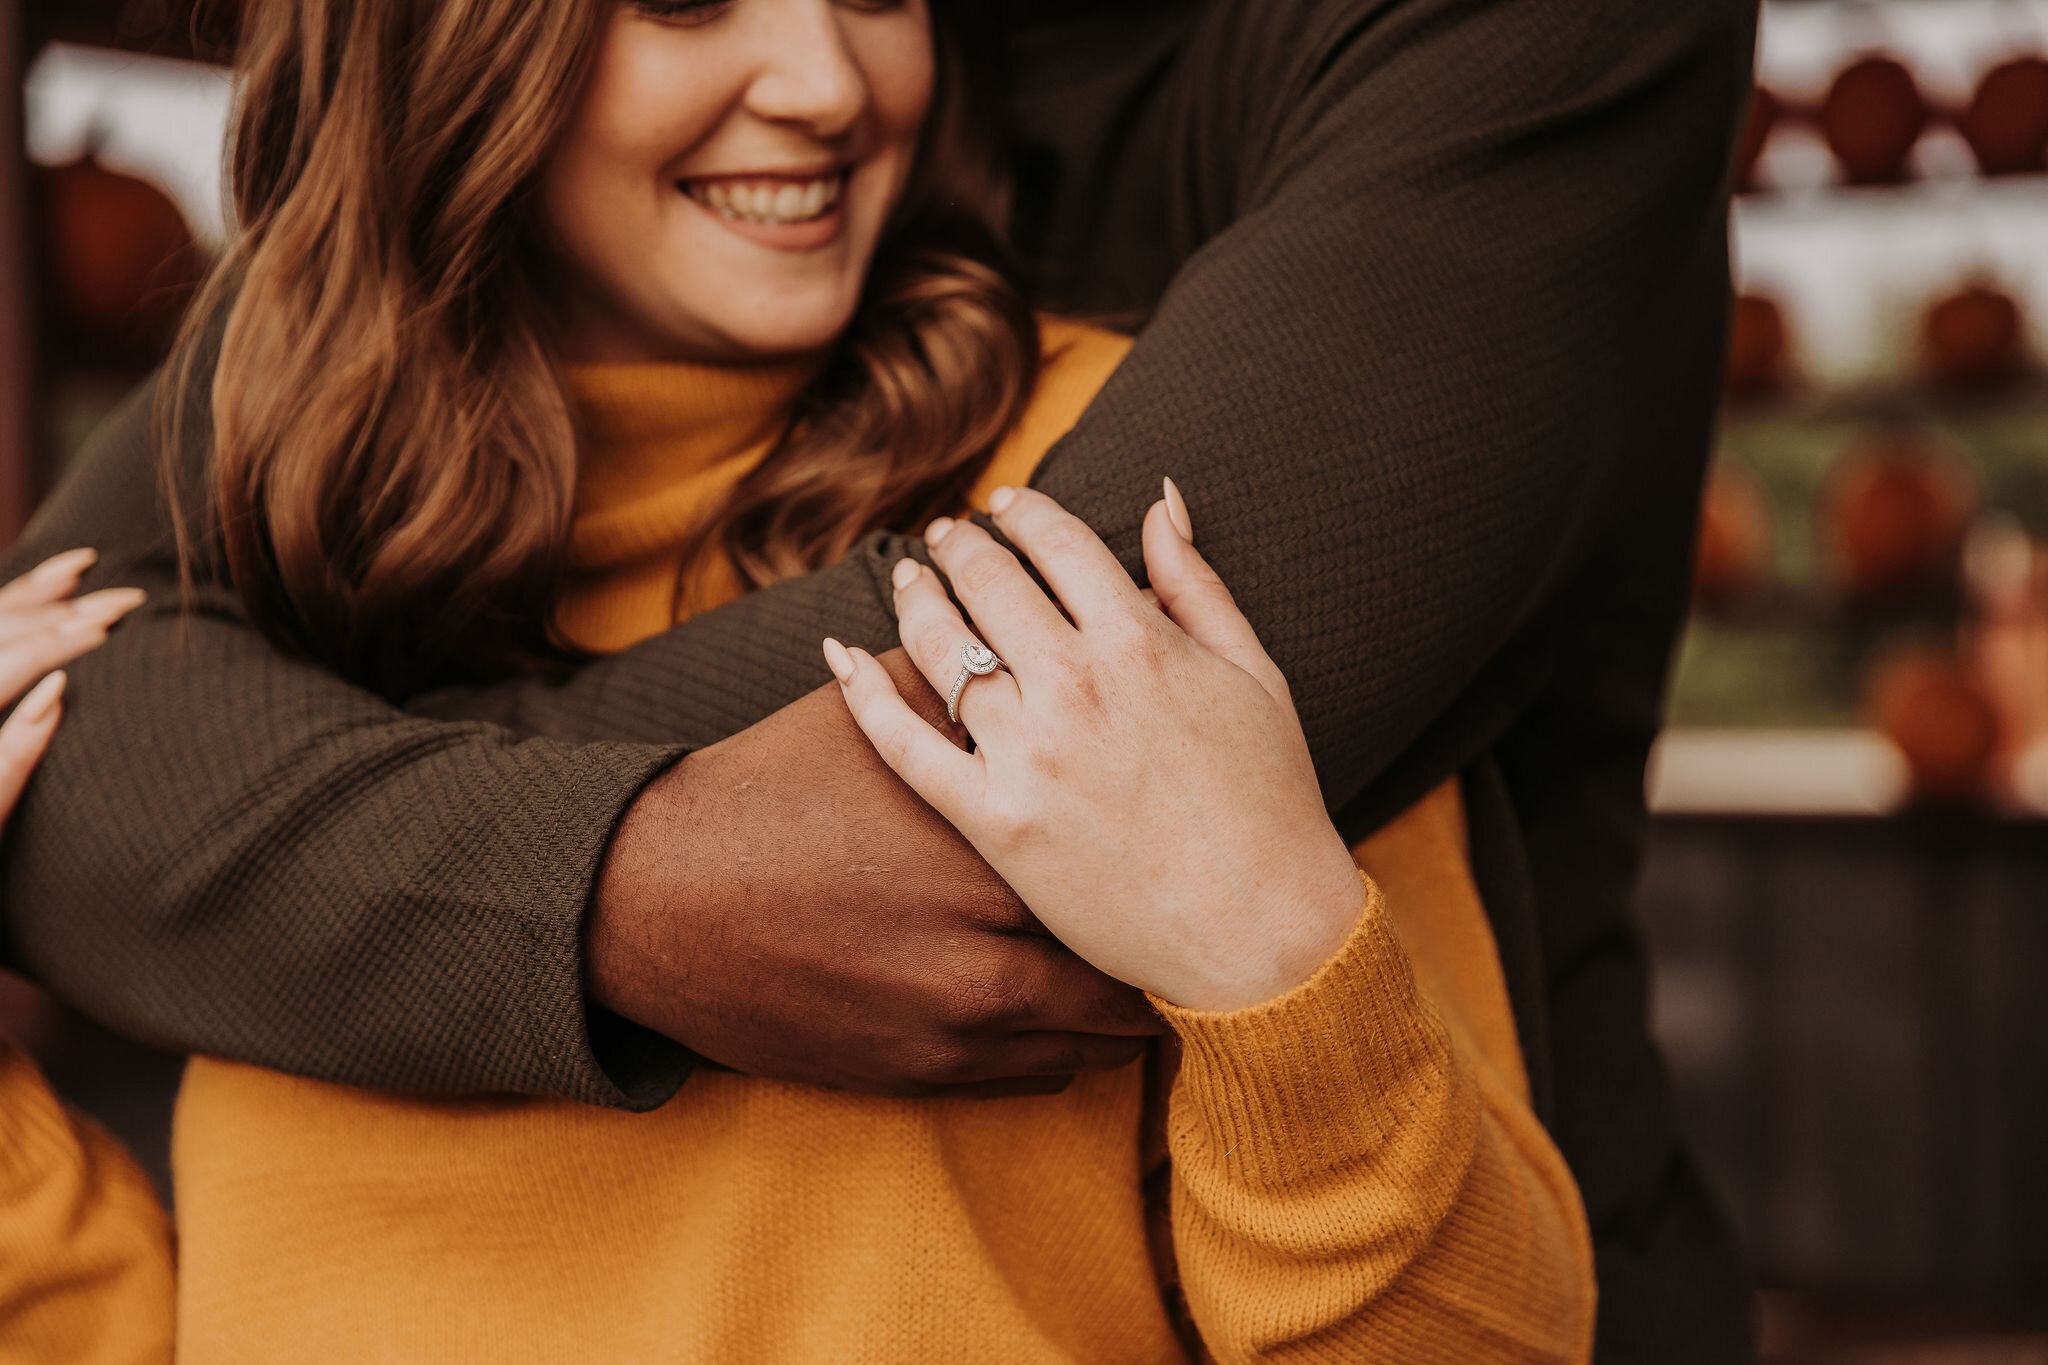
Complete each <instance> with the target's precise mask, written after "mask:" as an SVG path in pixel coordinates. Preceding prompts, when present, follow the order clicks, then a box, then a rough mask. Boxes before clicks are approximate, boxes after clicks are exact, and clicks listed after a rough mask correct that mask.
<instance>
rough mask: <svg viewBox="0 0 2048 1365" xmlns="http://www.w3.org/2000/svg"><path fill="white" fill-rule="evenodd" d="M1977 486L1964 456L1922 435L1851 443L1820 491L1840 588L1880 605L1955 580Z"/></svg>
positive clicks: (1824, 534)
mask: <svg viewBox="0 0 2048 1365" xmlns="http://www.w3.org/2000/svg"><path fill="white" fill-rule="evenodd" d="M1975 504H1976V487H1975V483H1974V481H1973V480H1972V479H1971V477H1970V474H1969V470H1968V467H1967V466H1966V465H1964V464H1963V462H1962V459H1961V457H1960V456H1958V455H1956V454H1955V453H1954V452H1953V451H1951V450H1949V449H1948V448H1947V447H1945V446H1942V445H1940V444H1939V443H1937V442H1934V441H1931V440H1928V439H1924V438H1911V437H1897V436H1879V437H1872V438H1868V439H1866V440H1863V441H1860V442H1858V443H1856V444H1854V445H1852V446H1851V447H1850V448H1849V449H1848V450H1847V451H1846V452H1844V454H1843V455H1842V457H1841V459H1840V460H1838V461H1837V462H1836V464H1835V468H1834V470H1833V471H1832V472H1831V473H1830V475H1829V476H1828V481H1827V484H1826V486H1825V487H1824V488H1823V490H1822V494H1821V502H1820V509H1819V510H1820V520H1821V525H1820V533H1821V535H1820V538H1821V544H1822V546H1823V550H1824V553H1825V554H1826V555H1827V557H1828V561H1829V565H1830V567H1831V569H1832V570H1833V572H1834V575H1835V578H1836V581H1837V582H1838V584H1839V585H1840V586H1841V588H1842V590H1843V591H1844V592H1845V593H1846V594H1847V595H1848V596H1849V597H1850V598H1851V599H1852V600H1854V601H1857V602H1861V603H1865V604H1883V603H1887V602H1897V601H1900V600H1903V599H1907V598H1911V597H1914V596H1917V595H1920V594H1922V593H1925V592H1927V591H1929V590H1931V589H1935V588H1938V587H1940V586H1942V585H1943V584H1945V583H1948V582H1951V581H1953V578H1954V573H1955V569H1956V565H1957V561H1958V556H1959V555H1960V553H1961V549H1962V539H1963V532H1964V530H1965V529H1966V528H1967V527H1968V525H1969V521H1970V515H1971V513H1972V512H1973V511H1974V510H1975Z"/></svg>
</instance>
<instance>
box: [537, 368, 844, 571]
mask: <svg viewBox="0 0 2048 1365" xmlns="http://www.w3.org/2000/svg"><path fill="white" fill-rule="evenodd" d="M818 363H819V362H818V359H817V358H816V357H808V356H807V357H804V358H802V359H799V360H791V361H783V362H776V363H773V364H764V365H700V364H626V365H571V366H569V367H568V369H567V371H566V376H567V379H568V384H569V394H570V398H571V400H572V402H573V403H574V405H575V410H576V416H577V426H578V436H579V441H578V449H577V479H576V521H575V528H574V530H573V532H572V533H571V536H570V543H569V563H570V567H571V569H572V570H574V571H576V572H579V573H588V572H596V571H602V570H605V569H608V568H614V567H617V566H619V565H623V564H627V563H631V562H634V561H637V560H644V559H646V558H648V557H649V556H652V555H655V554H658V553H661V552H663V551H672V550H674V549H675V548H677V547H679V546H680V545H681V543H682V542H683V540H684V539H685V538H687V537H688V535H689V534H690V532H691V531H692V530H693V529H695V527H696V526H697V524H698V523H699V521H700V520H701V518H702V517H703V515H704V514H705V512H706V511H708V510H709V509H710V508H711V507H712V506H714V505H715V503H716V501H717V500H718V499H719V498H721V497H723V496H724V494H725V493H726V492H727V491H728V490H730V489H731V488H732V486H733V485H734V484H735V483H737V482H738V481H739V480H740V479H741V478H742V477H743V476H744V475H745V474H746V473H747V472H748V471H749V470H751V469H752V468H753V467H754V466H755V464H757V463H758V462H759V461H760V459H761V457H762V456H763V455H765V454H766V453H767V451H768V447H769V445H770V443H771V442H772V441H773V440H774V439H775V437H776V436H777V435H779V434H780V432H781V430H782V427H783V423H784V422H785V421H786V420H787V418H788V416H789V411H790V407H791V405H792V404H793V403H794V402H795V401H796V397H797V395H798V394H799V393H800V392H801V391H802V390H803V387H804V385H806V384H807V383H809V382H810V381H811V379H812V377H813V376H814V375H816V374H817V372H818Z"/></svg>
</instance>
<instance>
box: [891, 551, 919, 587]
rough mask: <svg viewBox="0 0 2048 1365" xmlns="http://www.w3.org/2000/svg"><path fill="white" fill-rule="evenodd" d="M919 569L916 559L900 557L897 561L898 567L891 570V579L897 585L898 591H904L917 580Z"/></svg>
mask: <svg viewBox="0 0 2048 1365" xmlns="http://www.w3.org/2000/svg"><path fill="white" fill-rule="evenodd" d="M917 569H918V564H917V561H916V560H914V559H899V560H897V561H896V567H895V568H894V569H892V570H890V571H889V581H890V582H891V583H893V584H895V585H896V591H898V592H902V591H903V590H904V589H905V588H907V587H909V586H910V585H911V584H912V583H915V582H916V581H917Z"/></svg>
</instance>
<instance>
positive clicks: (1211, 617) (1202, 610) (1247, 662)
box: [1144, 501, 1288, 702]
mask: <svg viewBox="0 0 2048 1365" xmlns="http://www.w3.org/2000/svg"><path fill="white" fill-rule="evenodd" d="M1144 545H1145V573H1146V576H1147V577H1148V578H1150V579H1151V580H1152V590H1153V591H1154V592H1156V593H1158V594H1159V606H1160V609H1161V610H1163V611H1164V612H1165V613H1166V614H1167V615H1168V616H1169V617H1171V618H1172V620H1173V623H1174V624H1175V625H1177V626H1179V627H1180V628H1181V629H1182V630H1184V631H1186V632H1187V633H1188V635H1189V637H1190V638H1192V639H1193V640H1194V641H1195V642H1196V643H1197V644H1199V645H1201V646H1203V647H1204V648H1205V649H1207V650H1209V651H1210V652H1211V653H1214V654H1218V655H1221V656H1222V657H1223V658H1225V659H1228V660H1229V661H1230V662H1231V663H1234V664H1236V665H1237V666H1238V667H1239V668H1241V669H1243V670H1244V671H1245V672H1247V673H1249V674H1251V675H1252V677H1254V678H1256V679H1258V681H1259V685H1260V686H1262V687H1264V688H1265V689H1266V691H1267V692H1268V693H1269V694H1271V695H1272V696H1273V697H1274V698H1275V699H1276V700H1279V701H1283V702H1285V701H1287V700H1288V693H1287V680H1286V679H1285V678H1283V677H1282V676H1281V674H1280V669H1279V667H1278V666H1277V665H1276V664H1274V662H1273V660H1272V659H1271V658H1270V657H1269V656H1268V655H1267V653H1266V647H1265V646H1264V645H1262V644H1260V643H1259V637H1258V635H1257V633H1256V632H1254V631H1253V630H1252V623H1251V622H1249V621H1247V620H1245V618H1244V613H1243V612H1241V611H1239V610H1238V609H1237V602H1236V599H1234V598H1232V597H1231V595H1230V589H1228V588H1226V587H1225V586H1224V585H1223V580H1222V579H1221V578H1219V577H1217V575H1216V571H1215V570H1214V569H1212V568H1210V567H1209V561H1208V560H1206V559H1204V558H1202V554H1201V552H1200V551H1199V550H1197V549H1196V548H1195V547H1194V545H1193V544H1191V543H1190V542H1189V541H1188V539H1187V538H1186V537H1185V536H1184V535H1182V534H1181V532H1180V530H1179V529H1178V528H1177V527H1175V525H1174V520H1173V513H1172V510H1171V508H1170V507H1169V505H1168V504H1167V503H1166V502H1165V501H1160V502H1155V503H1153V504H1152V509H1151V511H1149V512H1147V513H1146V514H1145V529H1144Z"/></svg>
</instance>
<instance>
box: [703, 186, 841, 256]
mask: <svg viewBox="0 0 2048 1365" xmlns="http://www.w3.org/2000/svg"><path fill="white" fill-rule="evenodd" d="M850 178H851V171H850V170H848V169H846V168H840V169H838V170H832V171H827V172H824V173H821V174H815V175H721V176H704V177H699V178H696V179H691V180H682V181H678V182H677V185H676V187H677V188H678V189H680V190H681V191H682V192H683V194H684V195H685V196H686V197H688V198H689V199H690V200H691V202H693V203H695V204H696V205H698V207H700V208H702V209H704V210H705V211H706V212H707V213H709V214H710V215H711V217H712V218H714V219H715V220H717V221H718V223H720V224H721V225H722V226H724V227H726V228H728V229H730V230H731V231H733V232H735V233H737V234H739V235H740V236H742V237H745V238H748V239H749V240H752V241H756V242H760V243H762V244H764V245H766V246H772V247H779V248H781V249H782V250H785V251H799V250H806V249H812V248H816V247H820V246H823V245H825V244H826V243H828V242H830V241H832V240H833V239H834V238H835V237H837V236H838V235H839V233H840V230H841V228H842V227H843V225H844V223H845V217H846V215H845V214H844V213H843V212H842V211H841V209H840V202H841V200H842V199H843V198H844V196H845V193H846V188H847V181H848V180H849V179H850Z"/></svg>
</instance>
